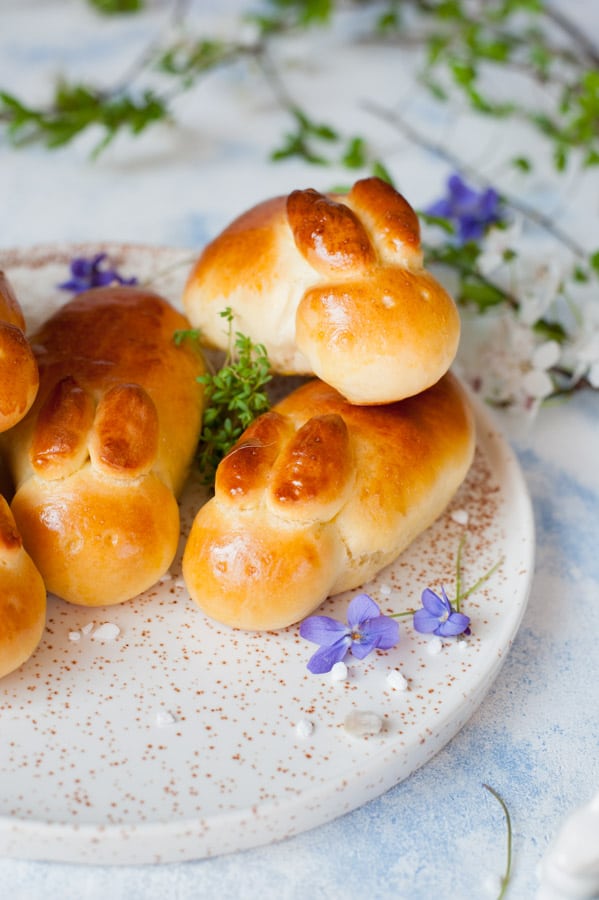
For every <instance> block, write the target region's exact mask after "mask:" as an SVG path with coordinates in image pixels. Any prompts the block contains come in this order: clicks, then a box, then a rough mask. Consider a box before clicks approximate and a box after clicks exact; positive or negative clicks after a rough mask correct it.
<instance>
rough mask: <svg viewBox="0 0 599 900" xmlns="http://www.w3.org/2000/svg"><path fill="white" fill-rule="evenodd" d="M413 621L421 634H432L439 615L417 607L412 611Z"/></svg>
mask: <svg viewBox="0 0 599 900" xmlns="http://www.w3.org/2000/svg"><path fill="white" fill-rule="evenodd" d="M413 623H414V628H415V629H416V631H419V632H420V633H421V634H433V633H434V631H435V630H436V629H437V628H438V626H439V616H434V615H431V613H429V612H428V611H427V610H426V609H418V610H416V612H415V613H414V619H413Z"/></svg>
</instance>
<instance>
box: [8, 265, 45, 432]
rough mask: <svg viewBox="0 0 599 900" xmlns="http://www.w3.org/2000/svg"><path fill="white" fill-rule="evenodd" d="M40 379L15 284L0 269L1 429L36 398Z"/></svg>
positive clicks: (25, 411)
mask: <svg viewBox="0 0 599 900" xmlns="http://www.w3.org/2000/svg"><path fill="white" fill-rule="evenodd" d="M38 383H39V378H38V372H37V365H36V362H35V357H34V355H33V351H32V350H31V347H30V345H29V342H28V340H27V338H26V337H25V320H24V318H23V313H22V311H21V307H20V306H19V303H18V300H17V298H16V296H15V293H14V291H13V288H12V285H11V284H10V282H9V280H8V278H7V277H6V275H5V274H4V272H2V271H0V432H3V431H7V430H8V429H9V428H12V426H13V425H15V424H16V423H17V422H18V421H20V419H22V418H23V416H24V415H25V414H26V413H27V411H28V410H29V409H30V407H31V404H32V403H33V401H34V400H35V395H36V393H37V388H38Z"/></svg>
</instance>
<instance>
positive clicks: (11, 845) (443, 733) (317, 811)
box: [0, 242, 534, 865]
mask: <svg viewBox="0 0 599 900" xmlns="http://www.w3.org/2000/svg"><path fill="white" fill-rule="evenodd" d="M148 250H150V251H151V252H152V253H157V254H164V255H165V258H171V257H172V259H184V258H186V257H187V256H189V257H190V258H191V256H192V254H190V252H189V251H185V250H180V249H177V248H160V247H151V248H148V247H145V246H143V245H126V246H124V245H120V244H119V245H115V244H112V243H109V242H105V243H100V242H99V243H97V244H93V245H89V244H78V245H67V246H58V247H52V246H43V247H38V248H29V249H25V248H23V249H17V250H8V251H0V267H1V266H2V265H7V260H8V261H10V262H12V263H13V264H15V262H17V263H18V262H19V261H20V260H24V259H25V258H26V257H27V254H31V255H33V256H35V258H36V259H38V260H42V263H41V264H42V265H43V259H45V258H53V259H55V258H56V255H57V254H60V257H61V258H64V259H67V258H70V257H72V256H73V255H76V254H82V255H84V254H86V253H90V252H100V251H106V252H108V253H111V252H112V253H114V254H115V255H116V256H117V257H122V256H124V257H126V256H127V254H128V253H129V252H130V251H139V252H144V251H146V252H147V251H148ZM473 406H474V410H475V416H476V424H477V434H478V442H479V446H480V447H481V449H482V451H483V453H484V454H485V456H486V457H487V459H488V461H489V463H490V465H491V468H492V471H493V473H494V475H495V476H496V478H497V480H498V482H499V484H500V485H501V488H502V490H503V492H504V493H505V494H506V496H507V499H508V501H509V505H510V511H511V517H512V519H513V523H514V526H515V531H514V535H513V536H511V544H514V543H515V544H516V545H517V547H518V552H517V558H515V559H513V563H514V569H515V570H516V574H515V582H514V583H511V587H512V588H514V586H515V590H513V593H512V596H511V598H510V605H509V615H506V616H504V617H503V619H502V633H501V636H500V639H499V651H500V652H498V653H495V654H494V655H493V659H492V660H491V661H489V662H488V663H487V664H486V665H485V666H484V668H483V669H482V671H481V672H480V673H479V677H478V678H477V680H476V682H475V683H473V684H471V685H470V687H469V689H468V690H467V691H466V692H465V693H464V694H463V696H462V701H461V703H460V704H459V708H457V709H456V708H455V704H448V706H447V709H445V710H443V712H442V714H441V715H440V716H439V718H438V719H437V720H436V723H435V724H436V728H435V731H434V733H432V734H430V735H428V736H427V738H426V740H425V741H423V746H418V747H409V748H407V749H406V748H403V749H399V748H397V747H395V746H393V745H392V744H384V745H381V748H380V751H378V752H377V753H375V754H374V755H373V756H372V757H371V758H370V759H369V760H368V761H367V762H366V764H365V766H364V767H363V769H362V771H360V772H355V771H348V770H345V769H341V771H339V773H338V776H337V777H336V778H335V779H329V781H328V782H327V783H326V784H324V785H317V786H315V787H314V788H311V789H308V790H305V791H303V792H302V794H301V795H299V796H295V797H285V798H284V799H283V800H277V801H274V802H273V801H268V802H265V803H260V804H257V805H254V806H252V807H248V808H244V809H238V810H233V811H227V812H223V813H222V814H220V815H218V816H216V817H211V818H209V819H202V818H197V819H189V820H186V819H183V820H177V821H163V822H159V821H156V822H149V823H148V822H146V823H140V824H133V825H131V824H127V825H117V826H106V827H103V826H100V827H98V826H96V825H91V824H78V825H73V826H71V825H65V824H62V823H56V822H46V821H37V820H33V819H26V820H25V819H15V818H11V817H6V816H0V855H2V856H5V857H13V858H22V859H43V860H53V861H62V862H85V863H88V864H119V865H123V864H146V863H164V862H175V861H182V860H192V859H200V858H208V857H212V856H216V855H221V854H226V853H232V852H236V851H240V850H246V849H249V848H251V847H256V846H260V845H264V844H268V843H272V842H275V841H279V840H282V839H285V838H288V837H291V836H293V835H296V834H299V833H301V832H303V831H306V830H308V829H311V828H314V827H317V826H319V825H322V824H325V823H326V822H328V821H331V820H333V819H335V818H337V817H338V816H340V815H343V814H345V813H347V812H350V811H351V810H354V809H356V808H358V807H360V806H362V805H363V804H364V803H366V802H368V801H369V800H372V799H374V798H375V797H377V796H380V795H381V794H382V793H384V792H385V791H387V790H388V789H389V788H390V787H392V786H393V785H395V784H397V783H398V782H400V781H402V780H403V779H405V778H406V777H408V776H409V775H410V774H412V773H413V772H414V771H415V770H416V769H418V768H420V767H421V766H422V765H424V764H426V763H427V762H428V761H429V760H430V759H431V758H432V757H433V756H434V755H435V754H436V753H437V752H438V751H439V750H441V749H442V748H443V747H444V746H445V745H446V744H447V743H448V742H449V741H450V740H451V738H452V737H454V735H455V734H457V732H458V731H459V730H460V729H461V728H462V727H463V726H464V725H465V724H466V722H467V721H468V720H469V719H470V717H471V716H472V714H473V713H474V712H475V710H476V709H477V708H478V706H479V705H480V703H481V701H482V700H483V698H484V696H485V694H486V693H487V691H488V689H489V688H490V686H491V684H492V683H493V681H494V680H495V678H496V676H497V674H498V672H499V670H500V668H501V666H502V664H503V661H504V660H505V656H506V654H507V652H508V651H509V648H510V646H511V644H512V642H513V640H514V638H515V635H516V633H517V631H518V628H519V626H520V623H521V620H522V617H523V615H524V612H525V609H526V604H527V601H528V596H529V592H530V587H531V582H532V576H533V571H534V519H533V511H532V505H531V501H530V497H529V494H528V490H527V487H526V483H525V480H524V477H523V474H522V471H521V469H520V465H519V463H518V460H517V458H516V455H515V454H514V452H513V451H512V449H511V447H510V446H509V444H508V443H507V442H506V440H505V439H504V438H503V436H502V435H501V434H500V432H499V430H498V429H497V427H496V425H495V424H494V422H493V421H492V419H491V416H490V415H489V413H488V412H487V410H486V409H484V408H483V407H482V405H481V404H480V403H479V402H478V400H477V399H476V398H473Z"/></svg>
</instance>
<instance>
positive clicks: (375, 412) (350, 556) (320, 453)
mask: <svg viewBox="0 0 599 900" xmlns="http://www.w3.org/2000/svg"><path fill="white" fill-rule="evenodd" d="M474 443H475V433H474V422H473V416H472V413H471V410H470V406H469V403H468V400H467V398H466V395H465V393H464V390H463V388H462V387H461V385H460V384H459V382H458V381H457V379H456V378H455V377H454V376H453V375H451V374H447V375H446V376H444V377H443V378H442V379H441V380H440V381H439V382H438V383H437V384H436V385H434V386H433V387H431V388H429V389H428V390H427V391H425V392H423V393H421V394H419V395H418V396H417V397H412V398H409V399H407V400H403V401H401V402H398V403H394V404H390V405H386V406H356V405H352V404H350V403H348V402H347V401H345V400H344V399H343V398H342V397H341V395H340V394H339V393H338V392H337V391H335V390H334V388H331V387H329V386H327V385H326V384H324V383H323V382H321V381H318V380H315V381H311V382H309V383H308V384H306V385H304V386H303V387H301V388H299V389H298V390H297V391H294V392H293V393H292V394H290V395H289V396H288V397H287V398H286V399H284V400H283V401H282V402H281V403H279V404H278V405H277V406H275V407H274V408H273V410H271V411H270V412H268V413H265V414H264V415H263V416H261V417H260V418H259V419H257V420H256V421H255V422H254V423H253V424H252V425H250V427H249V428H248V429H247V430H246V432H245V433H244V435H242V437H241V438H240V440H239V442H238V443H237V444H236V446H235V447H234V448H233V449H232V450H231V451H230V453H229V454H228V455H227V456H226V457H225V459H224V460H223V461H222V462H221V464H220V466H219V468H218V470H217V476H216V484H215V496H214V497H213V498H212V499H211V500H210V501H209V502H208V503H207V504H206V505H205V506H203V507H202V508H201V509H200V510H199V512H198V514H197V516H196V518H195V521H194V523H193V526H192V529H191V533H190V536H189V539H188V542H187V545H186V547H185V552H184V556H183V576H184V579H185V582H186V584H187V588H188V590H189V593H190V595H191V597H192V598H193V600H195V602H196V603H197V604H198V606H200V608H201V609H202V610H203V611H204V612H205V613H206V614H207V615H209V616H211V617H212V618H214V619H217V620H218V621H221V622H224V623H225V624H227V625H232V626H236V627H239V628H244V629H265V630H270V629H277V628H282V627H284V626H286V625H290V624H292V623H294V622H298V621H300V620H301V619H303V618H304V617H305V616H307V615H309V614H310V613H311V612H312V611H313V610H314V609H316V608H317V607H318V606H319V605H320V604H321V603H322V601H323V600H324V599H325V598H326V597H327V596H328V595H330V594H336V593H338V592H340V591H344V590H350V589H353V588H355V587H358V586H359V585H361V584H363V583H364V582H365V581H367V580H368V579H370V578H372V577H373V576H374V575H375V574H376V573H377V572H378V571H379V570H380V569H382V568H383V567H384V566H386V565H387V564H388V563H390V562H392V561H393V560H394V559H395V558H396V557H397V556H398V555H399V554H400V553H401V551H402V550H403V549H405V548H406V547H407V546H408V545H409V544H410V543H411V541H413V540H414V538H415V537H416V536H417V535H418V534H419V533H420V532H422V531H423V530H424V529H425V528H427V527H428V526H429V525H431V524H432V522H433V521H434V520H435V519H436V518H437V517H438V516H439V515H440V514H441V513H442V511H443V510H444V509H445V507H446V505H447V504H448V502H449V500H450V499H451V497H452V496H453V494H454V493H455V491H456V490H457V489H458V487H459V485H460V484H461V482H462V480H463V479H464V477H465V475H466V473H467V471H468V469H469V467H470V464H471V461H472V457H473V453H474Z"/></svg>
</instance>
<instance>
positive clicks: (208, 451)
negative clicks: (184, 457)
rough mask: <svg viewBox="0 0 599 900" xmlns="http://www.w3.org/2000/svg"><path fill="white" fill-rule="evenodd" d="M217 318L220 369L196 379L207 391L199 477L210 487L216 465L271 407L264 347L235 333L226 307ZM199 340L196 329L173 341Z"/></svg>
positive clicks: (181, 333)
mask: <svg viewBox="0 0 599 900" xmlns="http://www.w3.org/2000/svg"><path fill="white" fill-rule="evenodd" d="M220 315H221V316H222V317H223V319H225V320H226V321H227V326H228V349H227V354H226V357H225V360H224V362H223V365H222V366H221V368H219V369H218V371H216V372H214V373H206V374H205V375H201V376H200V377H199V378H198V381H199V382H200V383H201V384H203V385H204V387H205V390H206V397H205V401H206V407H205V411H204V418H203V422H202V433H201V435H200V444H199V447H198V453H197V461H198V467H199V471H200V477H201V478H202V481H203V482H204V483H205V484H208V485H213V484H214V476H215V473H216V469H217V466H218V464H219V462H220V461H221V459H222V458H223V457H224V456H225V455H226V454H227V453H228V452H229V450H230V449H231V447H232V446H233V444H235V442H236V441H237V440H238V438H239V437H241V435H242V433H243V432H244V431H245V429H246V428H247V427H248V425H250V424H251V423H252V422H253V421H254V419H255V418H257V416H259V415H261V413H263V412H266V411H267V410H268V409H269V407H270V400H269V398H268V394H267V393H266V391H265V390H264V388H265V386H266V385H267V384H268V382H269V381H270V380H271V378H272V376H271V374H270V363H269V360H268V355H267V352H266V348H265V347H264V345H263V344H256V343H254V342H253V341H252V340H251V339H250V338H249V337H247V336H246V335H244V334H242V333H241V332H239V331H237V332H235V333H233V318H234V316H233V313H232V311H231V309H230V308H229V307H227V309H225V310H223V311H222V312H221V313H220ZM185 338H192V339H198V338H199V334H198V332H197V331H195V330H193V329H192V330H191V331H181V332H177V333H176V335H175V340H176V341H177V342H179V343H180V342H181V341H182V340H184V339H185Z"/></svg>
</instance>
